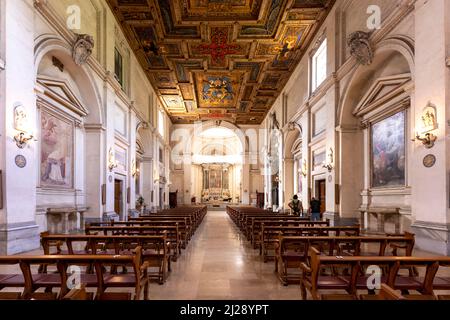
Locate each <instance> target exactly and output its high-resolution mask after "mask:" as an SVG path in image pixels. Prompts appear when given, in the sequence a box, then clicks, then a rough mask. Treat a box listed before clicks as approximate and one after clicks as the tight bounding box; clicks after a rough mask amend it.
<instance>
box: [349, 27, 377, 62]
mask: <svg viewBox="0 0 450 320" xmlns="http://www.w3.org/2000/svg"><path fill="white" fill-rule="evenodd" d="M369 38H370V34H369V33H367V32H363V31H356V32H354V33H352V34H351V35H350V37H349V39H348V46H349V47H350V54H351V55H352V56H353V57H355V58H356V60H357V61H358V63H360V64H362V65H370V64H372V61H373V55H374V53H373V49H372V46H371V44H370V40H369Z"/></svg>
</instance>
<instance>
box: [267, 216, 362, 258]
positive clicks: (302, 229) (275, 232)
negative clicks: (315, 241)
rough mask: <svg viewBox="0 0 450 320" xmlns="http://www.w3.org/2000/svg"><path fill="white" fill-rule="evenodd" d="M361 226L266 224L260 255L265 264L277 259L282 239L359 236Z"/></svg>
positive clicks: (314, 223)
mask: <svg viewBox="0 0 450 320" xmlns="http://www.w3.org/2000/svg"><path fill="white" fill-rule="evenodd" d="M359 235H360V226H359V225H356V226H338V227H330V226H322V224H321V223H320V222H311V223H310V224H308V225H306V226H298V227H294V226H290V227H285V226H273V225H268V226H266V225H265V223H264V224H263V226H262V230H261V235H260V238H261V242H260V246H259V248H260V254H261V255H262V256H263V259H264V262H267V261H269V260H271V259H274V258H275V249H276V246H278V244H279V242H280V238H281V237H304V236H322V237H324V236H326V237H329V236H336V237H339V236H359ZM271 253H272V254H271Z"/></svg>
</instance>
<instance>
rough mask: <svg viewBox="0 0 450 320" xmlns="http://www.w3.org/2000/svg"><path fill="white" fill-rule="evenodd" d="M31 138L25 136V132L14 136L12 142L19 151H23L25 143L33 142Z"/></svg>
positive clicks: (30, 136) (31, 136)
mask: <svg viewBox="0 0 450 320" xmlns="http://www.w3.org/2000/svg"><path fill="white" fill-rule="evenodd" d="M33 138H34V137H33V135H28V136H26V134H25V132H20V133H18V134H17V135H15V136H14V141H15V142H16V145H17V147H18V148H19V149H23V148H25V145H26V144H27V142H28V141H30V140H33Z"/></svg>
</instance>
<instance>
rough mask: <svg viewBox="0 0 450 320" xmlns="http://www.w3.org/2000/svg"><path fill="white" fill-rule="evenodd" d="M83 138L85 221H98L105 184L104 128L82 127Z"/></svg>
mask: <svg viewBox="0 0 450 320" xmlns="http://www.w3.org/2000/svg"><path fill="white" fill-rule="evenodd" d="M84 129H85V133H86V138H85V146H86V149H85V156H84V157H85V174H86V180H85V181H86V182H85V183H86V205H87V206H88V207H89V210H88V211H86V213H85V219H88V220H90V219H93V220H99V219H101V218H102V217H103V213H104V207H103V204H102V185H103V184H104V183H105V182H104V181H105V178H104V177H105V175H104V172H105V171H106V157H105V153H104V152H103V150H104V149H105V148H104V145H105V143H104V141H105V128H104V127H103V126H102V125H100V124H98V125H85V126H84Z"/></svg>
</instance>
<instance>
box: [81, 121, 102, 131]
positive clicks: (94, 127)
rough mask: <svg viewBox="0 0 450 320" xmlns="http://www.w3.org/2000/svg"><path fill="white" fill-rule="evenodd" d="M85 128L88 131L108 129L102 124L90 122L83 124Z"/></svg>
mask: <svg viewBox="0 0 450 320" xmlns="http://www.w3.org/2000/svg"><path fill="white" fill-rule="evenodd" d="M83 127H84V130H85V131H87V132H96V131H106V128H105V127H104V126H103V125H102V124H88V123H85V124H84V125H83Z"/></svg>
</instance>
